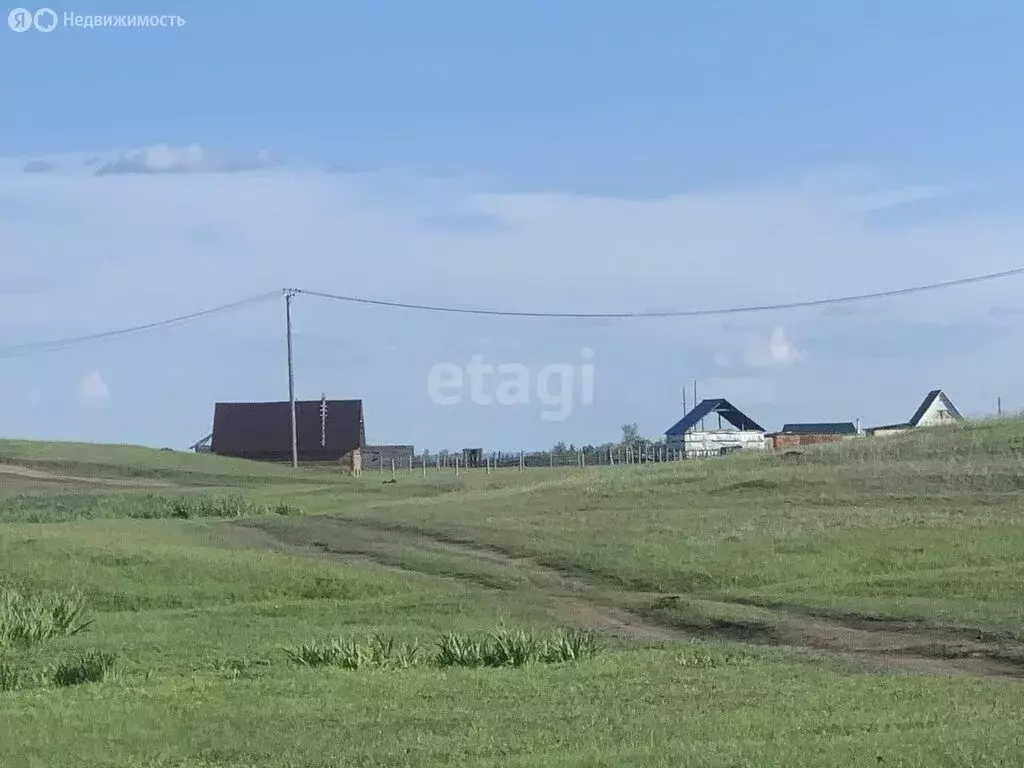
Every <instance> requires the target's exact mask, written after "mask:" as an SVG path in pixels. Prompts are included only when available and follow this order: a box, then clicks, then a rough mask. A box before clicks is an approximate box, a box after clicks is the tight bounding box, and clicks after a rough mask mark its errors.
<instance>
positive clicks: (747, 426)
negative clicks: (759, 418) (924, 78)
mask: <svg viewBox="0 0 1024 768" xmlns="http://www.w3.org/2000/svg"><path fill="white" fill-rule="evenodd" d="M713 413H717V414H718V415H719V416H721V417H722V418H723V419H725V420H726V421H727V422H729V423H730V424H732V425H733V426H734V427H736V429H739V430H742V431H744V432H764V428H763V427H761V426H760V425H759V424H758V423H757V422H756V421H754V420H753V419H752V418H750V417H749V416H747V415H746V414H745V413H743V412H742V411H740V410H739V409H738V408H737V407H736V406H734V405H733V404H732V403H730V402H729V401H728V400H724V399H722V398H715V399H712V400H701V401H700V403H699V404H698V405H697V406H696V407H695V408H694V409H693V410H692V411H690V412H689V413H688V414H686V415H685V416H683V418H681V419H680V420H679V421H677V422H676V423H675V424H673V425H672V426H671V427H669V428H668V429H667V430H665V434H666V435H667V436H675V435H682V434H684V433H685V432H687V431H688V430H690V429H692V428H693V427H695V426H696V425H697V424H699V423H700V420H701V419H704V418H706V417H708V416H710V415H711V414H713Z"/></svg>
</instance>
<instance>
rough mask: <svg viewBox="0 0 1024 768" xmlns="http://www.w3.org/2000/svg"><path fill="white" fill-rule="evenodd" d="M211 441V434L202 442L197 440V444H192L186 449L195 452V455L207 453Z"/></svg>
mask: <svg viewBox="0 0 1024 768" xmlns="http://www.w3.org/2000/svg"><path fill="white" fill-rule="evenodd" d="M212 440H213V432H211V433H210V434H208V435H207V436H206V437H204V438H203V439H202V440H199V441H198V442H195V443H192V445H190V446H189V447H188V449H189V450H190V451H195V452H196V453H209V452H210V441H212Z"/></svg>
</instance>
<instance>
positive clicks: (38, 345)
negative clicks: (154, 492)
mask: <svg viewBox="0 0 1024 768" xmlns="http://www.w3.org/2000/svg"><path fill="white" fill-rule="evenodd" d="M1021 274H1024V267H1017V268H1014V269H1007V270H1004V271H1002V272H990V273H988V274H984V275H975V276H973V277H963V278H959V279H957V280H947V281H944V282H940V283H928V284H926V285H917V286H912V287H910V288H897V289H895V290H889V291H878V292H876V293H862V294H856V295H852V296H837V297H832V298H824V299H812V300H807V301H790V302H783V303H779V304H757V305H750V306H742V307H720V308H715V309H685V310H668V311H660V312H523V311H516V310H503V309H474V308H469V307H449V306H441V305H433V304H413V303H406V302H399V301H384V300H381V299H367V298H363V297H359V296H343V295H341V294H335V293H326V292H324V291H310V290H306V289H303V288H282V289H279V290H276V291H270V292H268V293H263V294H260V295H258V296H251V297H249V298H247V299H242V300H240V301H234V302H231V303H229V304H221V305H220V306H217V307H212V308H210V309H204V310H201V311H199V312H192V313H190V314H187V315H180V316H178V317H172V318H169V319H167V320H158V321H156V322H153V323H146V324H145V325H136V326H132V327H129V328H119V329H117V330H113V331H105V332H102V333H93V334H88V335H85V336H72V337H69V338H64V339H54V340H51V341H40V342H35V343H31V344H21V345H17V346H8V347H0V357H15V356H18V355H21V354H27V353H30V352H47V351H54V350H58V349H64V348H66V347H68V346H73V345H75V344H80V343H85V342H89V341H98V340H101V339H108V338H114V337H117V336H127V335H129V334H132V333H139V332H142V331H148V330H153V329H156V328H164V327H167V326H171V325H177V324H179V323H184V322H189V321H191V320H197V319H199V318H202V317H207V316H210V315H214V314H219V313H221V312H226V311H228V310H232V309H238V308H241V307H244V306H249V305H251V304H256V303H259V302H263V301H266V300H268V299H272V298H279V297H282V296H285V295H287V294H292V295H304V296H313V297H316V298H322V299H331V300H333V301H343V302H347V303H352V304H362V305H371V306H379V307H390V308H393V309H409V310H415V311H420V312H443V313H449V314H463V315H488V316H492V317H532V318H551V319H555V318H563V319H590V320H598V319H604V320H615V319H631V318H659V317H661V318H665V317H707V316H714V315H734V314H741V313H753V312H771V311H778V310H784V309H802V308H806V307H820V306H826V305H830V304H848V303H852V302H856V301H868V300H871V299H885V298H891V297H894V296H907V295H909V294H914V293H924V292H926V291H937V290H941V289H945V288H955V287H958V286H963V285H970V284H973V283H981V282H986V281H990V280H999V279H1002V278H1006V277H1014V276H1016V275H1021Z"/></svg>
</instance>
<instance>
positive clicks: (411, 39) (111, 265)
mask: <svg viewBox="0 0 1024 768" xmlns="http://www.w3.org/2000/svg"><path fill="white" fill-rule="evenodd" d="M131 5H132V7H131V9H130V11H131V12H132V13H152V14H175V15H179V16H181V17H182V18H184V19H185V21H186V24H185V26H184V27H181V28H168V29H125V28H110V29H67V28H58V29H56V30H55V31H54V32H52V33H49V34H43V33H38V32H35V31H31V32H27V33H23V34H15V33H13V32H10V31H9V30H7V29H3V30H0V65H2V67H3V71H5V72H7V73H15V74H14V75H9V76H7V77H5V78H4V79H3V81H2V83H0V97H2V98H3V99H4V102H5V103H6V104H8V105H9V106H10V108H9V109H8V110H6V111H5V118H4V120H2V121H0V156H2V157H3V158H4V159H3V160H2V162H0V273H2V275H3V278H4V280H5V281H6V282H7V283H8V284H7V285H6V286H0V347H3V346H7V345H18V344H23V343H30V342H34V341H39V340H46V339H50V338H59V337H64V336H73V335H77V334H80V333H88V332H92V331H103V330H107V329H110V328H117V327H122V326H129V325H135V324H140V323H145V322H149V321H152V320H158V319H161V318H163V317H169V316H174V315H179V314H183V313H186V312H191V311H196V310H200V309H204V308H206V307H208V306H213V305H216V304H220V303H225V302H228V301H233V300H236V299H239V298H243V297H245V296H249V295H253V294H258V293H262V292H264V291H267V290H271V289H275V288H279V287H283V286H286V285H292V286H298V287H307V288H313V289H320V290H325V291H329V292H336V293H344V294H358V295H366V296H371V297H375V298H383V299H394V300H406V301H423V302H427V303H451V304H457V305H464V306H465V305H470V306H481V307H505V308H512V309H528V310H530V309H532V310H555V311H602V310H605V311H628V310H647V309H688V308H705V307H716V306H728V305H737V304H762V303H769V302H774V301H787V300H801V299H808V298H818V297H822V296H830V295H840V294H848V293H857V292H861V291H864V292H869V291H875V290H885V289H888V288H896V287H901V286H906V285H914V284H919V283H925V282H932V281H940V280H946V279H954V278H958V277H962V276H966V275H970V274H975V273H979V272H988V271H997V270H1001V269H1007V268H1010V267H1014V266H1017V265H1019V264H1020V263H1021V253H1024V248H1022V246H1024V217H1021V215H1020V214H1021V204H1022V195H1021V192H1022V191H1024V190H1022V188H1021V183H1020V181H1019V179H1020V178H1021V177H1022V174H1021V171H1022V166H1024V160H1022V157H1024V154H1022V152H1021V151H1020V141H1019V126H1020V125H1021V124H1022V118H1024V102H1022V100H1021V99H1020V98H1019V73H1020V72H1021V71H1022V66H1024V52H1022V50H1021V49H1020V46H1019V30H1020V29H1021V28H1022V22H1024V8H1021V7H1020V6H1019V4H1015V3H1009V2H1005V3H998V2H990V3H987V4H984V6H982V7H979V6H977V5H975V6H969V5H967V4H963V3H952V2H938V3H929V4H925V3H919V2H905V3H900V4H892V3H881V2H873V3H860V4H857V6H856V8H854V7H853V6H849V7H848V8H844V7H841V6H839V5H838V4H819V3H816V4H811V3H789V4H773V5H772V6H769V4H764V3H744V2H736V3H730V4H728V6H726V4H717V5H714V4H695V3H693V4H683V3H667V2H649V3H646V4H644V6H643V8H644V10H643V12H639V11H631V10H629V5H628V4H626V3H621V2H620V3H610V2H589V3H582V2H559V3H550V2H548V3H540V2H516V3H505V2H495V3H487V4H485V3H468V2H443V3H434V4H425V3H424V4H421V3H416V4H414V3H397V2H391V3H388V2H374V3H369V2H365V3H355V2H343V3H308V4H305V5H303V6H302V8H301V10H297V11H289V12H288V13H283V12H282V11H281V7H280V6H273V5H269V4H268V5H261V4H248V5H247V7H246V8H245V10H241V8H242V4H240V3H235V4H232V3H218V4H212V3H199V2H176V3H169V4H160V3H149V2H145V3H142V2H136V3H132V4H131ZM713 6H714V7H713ZM51 7H53V9H54V10H55V11H57V12H58V15H60V16H63V14H64V13H65V12H69V13H72V14H75V15H90V14H97V15H116V14H121V13H125V12H127V11H128V10H129V9H127V8H125V7H124V6H117V5H112V4H110V3H109V2H82V3H77V4H75V5H73V6H55V5H51ZM232 7H235V8H238V9H239V10H232ZM100 169H105V171H106V172H105V173H101V174H99V175H97V171H99V170H100ZM27 171H31V172H27ZM1019 291H1020V284H1019V280H1016V279H1010V280H1007V281H1004V282H1000V283H989V284H984V285H976V286H971V287H968V288H963V289H956V290H952V291H946V292H940V293H935V294H929V295H922V296H919V297H912V298H906V299H895V300H888V301H878V302H872V303H869V304H863V305H851V306H849V307H845V308H843V309H842V310H841V311H840V310H837V309H834V310H828V311H826V310H813V311H812V310H801V311H794V312H788V313H773V314H770V315H769V314H765V315H743V316H735V317H727V318H716V319H702V320H700V321H695V320H671V321H665V320H662V321H653V320H643V321H628V322H605V323H583V322H579V321H541V320H523V319H513V318H506V319H492V318H485V319H479V318H477V319H473V318H466V317H461V318H456V317H451V316H440V315H438V316H428V315H417V314H414V313H409V312H405V311H397V310H394V311H393V310H385V309H381V308H372V307H358V306H350V305H343V304H338V303H333V302H327V301H325V300H318V299H313V298H311V297H300V298H298V299H297V300H296V354H297V364H298V369H297V376H298V379H297V382H298V388H299V395H300V396H301V397H318V396H319V395H320V393H321V391H326V392H327V393H328V394H329V395H330V396H335V397H347V396H354V397H363V398H364V399H365V401H366V408H367V428H368V436H369V438H370V439H371V440H373V441H381V442H390V441H396V442H397V441H401V442H413V443H415V444H416V445H417V446H427V447H430V448H441V447H459V446H461V445H482V446H486V447H487V448H509V449H513V448H519V447H533V446H544V445H548V444H550V443H553V442H555V441H556V440H565V441H567V442H569V441H573V442H577V443H579V442H582V441H598V440H604V439H611V438H613V437H615V436H616V434H617V433H618V431H619V427H620V425H621V424H623V423H626V422H633V421H636V422H638V423H639V424H640V425H641V428H642V430H643V431H644V432H646V433H648V434H657V433H660V432H661V431H663V430H664V429H665V428H666V427H667V426H669V425H670V424H671V423H672V421H673V420H674V419H675V418H676V417H677V416H678V411H679V409H680V405H681V404H680V388H681V387H682V386H684V385H686V386H687V388H688V390H691V392H692V380H693V379H694V378H697V379H698V380H699V384H698V390H699V391H698V394H699V395H700V396H702V397H703V396H709V397H710V396H724V397H728V398H730V399H732V400H733V401H734V402H735V404H736V405H738V406H739V407H740V408H741V409H744V410H746V411H748V412H749V413H750V415H751V416H753V417H754V418H755V419H757V420H759V421H761V422H762V423H764V425H765V426H766V427H769V428H775V427H778V426H780V425H781V423H782V422H783V421H802V420H824V421H835V420H843V419H852V418H855V417H860V418H861V419H862V420H863V421H864V423H865V424H870V423H875V422H878V423H882V422H889V421H896V420H902V419H905V418H907V417H909V415H910V414H911V413H912V412H913V410H914V408H915V406H916V405H917V402H918V401H919V400H920V399H921V398H922V397H923V396H924V393H925V392H926V391H927V390H928V389H931V388H933V387H943V388H945V389H946V390H947V391H948V392H949V394H950V395H951V396H952V397H953V399H954V401H955V402H956V403H957V404H958V406H959V407H960V408H961V410H963V411H968V412H972V413H979V414H980V413H984V412H988V411H991V410H992V409H993V408H994V403H995V399H996V397H999V396H1001V397H1002V398H1003V401H1004V404H1005V405H1006V406H1007V407H1009V408H1020V407H1024V396H1020V395H1018V394H1017V393H1018V392H1019V391H1020V388H1021V387H1020V385H1021V374H1022V372H1024V366H1022V365H1021V363H1020V362H1019V358H1020V355H1019V345H1018V344H1017V343H1016V342H1015V338H1016V337H1017V336H1018V334H1019V332H1020V330H1021V327H1022V325H1024V314H1022V312H1021V310H1024V302H1021V301H1020V300H1019V299H1018V298H1017V297H1018V295H1019ZM282 314H283V307H282V306H280V303H279V302H275V303H270V304H264V305H258V306H254V307H250V308H247V309H244V310H239V311H238V312H235V313H231V314H230V315H225V316H222V317H216V318H212V319H208V320H203V321H198V322H196V323H195V324H192V325H188V326H181V327H177V328H174V329H167V330H162V331H159V332H153V333H150V334H143V335H140V336H138V337H133V338H126V339H122V340H117V341H108V342H97V343H94V344H84V345H81V346H78V347H74V348H70V349H66V350H62V351H59V352H54V353H49V354H42V355H23V356H17V357H10V356H8V357H3V356H2V355H0V370H2V371H3V375H2V377H0V395H2V398H0V434H4V435H11V436H27V437H40V438H76V439H94V440H103V441H127V442H142V443H147V444H153V445H171V446H174V447H180V446H182V445H185V444H188V443H189V442H191V441H192V440H195V439H198V438H199V437H202V435H203V434H205V432H206V431H207V426H208V423H209V421H210V417H211V415H212V403H213V402H214V401H215V400H216V399H276V398H279V397H283V396H285V395H286V391H287V390H286V386H285V385H286V379H285V374H284V369H283V354H284V349H283V339H282V332H283V329H282V325H283V322H282V320H283V318H282ZM584 348H586V349H591V350H593V351H594V357H593V360H592V364H593V365H594V371H595V393H594V400H593V404H590V405H586V404H582V403H581V404H579V405H578V407H575V408H574V410H573V412H572V415H571V416H570V417H569V418H568V419H567V420H565V421H563V422H552V421H546V420H544V419H542V418H540V413H539V412H540V411H541V410H543V407H542V405H541V404H539V403H538V396H537V395H536V393H534V395H533V397H532V398H531V401H530V402H529V403H526V404H522V405H512V406H478V405H473V404H472V403H470V402H464V403H462V404H460V405H456V406H440V405H437V404H435V403H432V402H431V398H430V396H429V392H428V389H429V388H428V386H427V381H428V376H429V371H430V369H431V367H432V366H434V365H437V364H439V363H449V362H451V363H455V364H462V365H464V364H467V363H468V362H469V361H470V360H471V359H472V358H473V356H474V355H481V356H483V358H484V359H485V361H487V362H491V363H494V364H513V363H520V364H522V365H524V366H526V368H527V369H528V371H529V372H530V375H531V377H533V378H534V379H535V378H536V377H537V376H538V375H539V374H540V372H541V371H542V369H543V366H545V365H549V364H558V363H561V364H565V365H577V364H578V363H579V361H580V360H581V357H580V351H581V350H582V349H584ZM0 352H2V350H0ZM94 374H95V375H94ZM103 395H105V396H103ZM688 396H690V397H692V394H691V395H688Z"/></svg>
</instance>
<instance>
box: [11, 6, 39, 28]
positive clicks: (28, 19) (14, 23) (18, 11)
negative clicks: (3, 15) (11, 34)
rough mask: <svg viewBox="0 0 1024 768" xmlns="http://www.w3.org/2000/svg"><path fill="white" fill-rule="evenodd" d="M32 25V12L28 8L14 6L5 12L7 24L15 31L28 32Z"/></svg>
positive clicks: (33, 21)
mask: <svg viewBox="0 0 1024 768" xmlns="http://www.w3.org/2000/svg"><path fill="white" fill-rule="evenodd" d="M34 25H35V19H34V14H33V13H32V11H30V10H27V9H25V8H15V9H14V10H13V11H11V12H10V13H8V14H7V26H9V27H10V28H11V29H13V30H14V31H15V32H28V31H29V30H30V29H32V27H33V26H34Z"/></svg>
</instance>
